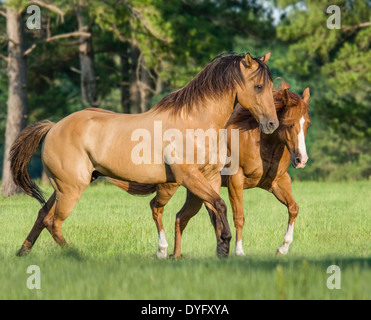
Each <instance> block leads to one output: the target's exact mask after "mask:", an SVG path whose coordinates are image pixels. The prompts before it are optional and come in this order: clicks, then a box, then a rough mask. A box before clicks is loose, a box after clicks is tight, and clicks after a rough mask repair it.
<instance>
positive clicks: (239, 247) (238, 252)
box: [234, 240, 245, 256]
mask: <svg viewBox="0 0 371 320" xmlns="http://www.w3.org/2000/svg"><path fill="white" fill-rule="evenodd" d="M234 254H235V255H236V256H245V252H244V251H243V247H242V240H240V241H237V242H236V247H235V250H234Z"/></svg>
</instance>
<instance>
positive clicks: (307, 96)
mask: <svg viewBox="0 0 371 320" xmlns="http://www.w3.org/2000/svg"><path fill="white" fill-rule="evenodd" d="M309 98H310V92H309V88H306V89H305V90H304V92H303V100H304V101H305V103H308V101H309Z"/></svg>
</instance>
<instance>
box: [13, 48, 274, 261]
mask: <svg viewBox="0 0 371 320" xmlns="http://www.w3.org/2000/svg"><path fill="white" fill-rule="evenodd" d="M269 57H270V53H269V54H266V55H265V56H264V57H263V58H261V59H257V58H252V57H251V56H250V54H246V55H245V54H224V55H221V56H218V57H216V58H215V59H213V60H212V61H211V62H210V63H209V64H208V65H207V66H206V67H205V68H204V69H203V70H202V71H201V72H200V73H199V74H198V75H197V76H196V77H195V78H194V79H193V80H192V81H191V82H190V83H188V84H187V85H186V86H185V87H183V88H181V89H179V90H177V91H175V92H173V93H170V94H168V95H167V96H165V97H164V98H163V99H162V100H161V101H160V102H159V103H158V104H156V105H155V106H154V108H152V109H151V110H149V111H148V112H145V113H142V114H117V113H113V112H109V111H105V110H101V109H86V110H83V111H78V112H75V113H73V114H71V115H69V116H67V117H66V118H64V119H62V120H61V121H59V122H58V123H52V122H49V121H44V122H38V123H35V124H33V125H30V126H28V127H27V128H26V129H25V130H23V131H22V132H21V134H20V135H19V137H18V138H17V139H16V141H15V142H14V144H13V146H12V149H11V152H10V160H11V170H12V174H13V179H14V182H15V184H16V185H17V186H18V187H19V188H20V189H21V190H23V191H24V192H25V193H26V194H28V195H30V196H32V197H35V198H36V199H37V200H38V201H39V202H40V203H41V204H42V205H43V207H42V209H41V210H40V211H39V215H38V218H37V220H36V222H35V224H34V227H33V228H32V230H31V232H30V234H29V236H28V237H27V239H26V241H25V242H24V244H23V245H22V247H21V249H20V250H19V252H18V254H19V255H22V254H26V253H28V252H29V251H30V250H31V248H32V246H33V245H34V243H35V241H36V240H37V237H38V236H39V234H40V232H41V231H42V230H43V229H44V228H45V227H46V228H47V229H48V230H49V232H50V233H51V234H52V236H53V238H54V240H55V241H56V242H57V243H58V244H59V245H61V246H63V245H66V244H67V242H66V240H65V238H64V237H63V234H62V230H61V227H62V223H63V222H64V221H65V219H66V218H67V217H68V216H69V214H70V213H71V211H72V210H73V208H74V207H75V205H76V203H77V202H78V200H79V199H80V197H81V195H82V193H83V191H84V190H85V188H86V187H87V186H88V185H89V184H90V182H91V181H92V180H94V179H96V178H97V177H98V176H107V177H111V178H115V179H119V180H125V181H133V182H137V183H146V184H161V183H177V185H183V186H184V187H186V188H187V189H188V190H189V191H190V192H191V193H193V194H197V196H198V197H199V198H200V199H202V200H203V201H205V203H206V205H207V206H208V207H209V209H210V210H211V211H212V212H213V214H214V215H215V221H216V223H215V233H216V237H217V254H218V256H227V255H228V253H229V242H230V239H231V233H230V229H229V225H228V220H227V215H226V209H227V207H226V205H225V203H224V201H223V200H222V198H221V197H220V196H219V193H218V191H219V190H218V187H217V186H218V185H220V174H219V172H220V170H221V169H222V168H223V166H224V164H223V163H222V161H218V162H217V163H215V164H214V163H210V162H205V163H203V164H196V161H194V162H191V163H189V161H188V160H189V159H188V158H186V156H187V155H183V154H182V153H177V150H176V151H174V149H172V148H171V147H172V140H171V139H168V140H166V141H162V143H161V144H160V149H159V150H158V149H156V151H155V150H154V149H153V148H152V145H154V144H155V143H157V142H158V141H157V140H158V137H157V138H156V134H157V131H156V128H155V127H156V125H157V124H161V126H162V128H161V129H163V130H164V131H165V130H177V132H180V133H181V134H182V140H181V143H182V144H184V145H185V144H186V141H185V138H186V136H187V135H186V133H187V130H204V131H206V130H208V129H213V130H215V131H216V132H217V134H219V129H222V128H224V126H225V124H226V122H227V121H228V119H229V117H230V115H231V113H232V111H233V109H234V107H235V106H236V104H237V103H239V104H241V105H242V106H243V107H244V108H246V109H248V110H250V112H251V113H252V114H253V116H254V117H255V119H256V120H257V121H258V122H259V124H260V128H261V130H262V131H263V132H266V133H267V134H270V133H272V132H273V131H274V130H275V129H276V128H277V127H278V119H277V115H276V112H275V107H274V101H273V95H272V87H273V83H272V78H271V75H270V71H269V68H268V67H267V65H266V62H267V61H268V59H269ZM138 130H139V131H138ZM140 138H143V139H142V141H140V142H138V141H139V140H140ZM145 138H148V139H145ZM160 139H161V137H160ZM164 140H165V139H164ZM40 143H42V144H43V146H42V161H43V164H44V168H45V171H46V173H47V175H48V177H49V180H50V182H51V184H52V186H53V188H54V190H55V192H54V193H53V194H52V196H51V197H50V198H49V200H48V201H47V202H45V200H44V198H43V196H42V193H41V191H40V189H39V188H38V187H37V186H36V185H35V183H34V182H33V181H32V180H31V178H30V176H29V173H28V171H27V163H28V162H29V161H30V159H31V157H32V154H33V153H34V151H35V149H36V147H37V146H38V145H39V144H40ZM192 143H193V146H194V145H195V143H196V140H195V139H194V140H193V141H192ZM138 149H141V151H142V152H143V154H146V157H144V156H143V158H141V157H140V156H139V155H138V154H140V152H139V153H138V154H137V153H135V152H137V151H138ZM205 149H206V150H208V146H206V147H205ZM174 152H175V155H174ZM134 153H135V154H137V156H136V157H134V156H133V154H134ZM148 155H149V156H148ZM147 156H148V157H147ZM144 158H145V159H144ZM174 158H175V160H176V161H169V159H170V160H171V159H173V160H174ZM206 158H207V157H206ZM143 159H144V160H143Z"/></svg>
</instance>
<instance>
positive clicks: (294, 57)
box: [277, 0, 371, 179]
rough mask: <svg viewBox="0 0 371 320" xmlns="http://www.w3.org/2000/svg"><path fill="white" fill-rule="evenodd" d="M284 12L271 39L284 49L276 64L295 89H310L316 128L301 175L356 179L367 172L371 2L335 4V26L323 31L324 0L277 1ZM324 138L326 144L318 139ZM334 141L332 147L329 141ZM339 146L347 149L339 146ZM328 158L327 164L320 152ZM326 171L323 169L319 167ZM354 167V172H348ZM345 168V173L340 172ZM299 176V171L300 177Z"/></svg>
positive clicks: (370, 139)
mask: <svg viewBox="0 0 371 320" xmlns="http://www.w3.org/2000/svg"><path fill="white" fill-rule="evenodd" d="M277 3H278V4H279V5H281V6H282V7H283V8H284V9H285V10H286V16H285V17H283V19H282V20H281V22H280V24H279V25H278V27H277V36H278V38H279V39H280V40H281V41H284V42H286V44H287V45H288V50H287V54H286V55H285V56H283V57H282V59H281V61H278V65H279V66H280V68H281V70H284V72H285V74H288V75H290V76H293V77H294V78H295V79H296V80H297V81H299V83H300V86H302V87H303V88H305V87H306V86H310V87H311V92H312V98H311V100H312V101H311V106H312V107H311V110H312V111H311V112H312V115H313V117H315V121H313V123H317V124H320V125H319V128H318V130H319V131H321V133H320V134H318V135H317V140H316V141H317V142H318V143H317V142H316V143H313V144H312V145H313V148H318V149H319V150H315V151H314V152H313V154H314V157H311V158H312V165H311V166H310V168H308V169H306V173H305V174H308V173H314V172H316V174H317V173H319V172H321V173H322V178H326V177H330V176H332V177H334V179H335V178H336V179H339V178H340V176H341V175H340V174H339V172H337V173H335V171H341V172H342V173H343V175H342V178H343V179H345V178H347V179H348V178H351V179H361V178H368V177H369V176H370V172H371V164H370V161H368V160H370V159H371V147H370V146H371V129H370V127H369V124H370V123H371V105H370V103H369V101H370V99H371V65H370V63H369V61H370V60H371V50H370V47H371V46H370V44H371V41H370V40H371V22H370V21H371V3H370V2H369V1H364V0H351V1H340V2H338V3H337V4H338V6H339V8H340V12H341V28H340V29H329V28H327V20H328V19H329V17H330V14H328V13H327V12H326V9H327V7H328V1H325V0H317V1H307V2H305V3H304V2H300V4H299V5H298V4H296V2H295V1H290V0H289V1H287V0H282V1H277ZM323 137H327V140H328V141H327V143H326V141H322V140H323ZM335 142H336V143H335ZM344 146H347V147H346V148H344ZM326 153H328V154H332V155H336V156H332V157H331V160H332V164H331V166H328V165H327V164H326V163H325V158H326V157H325V156H324V154H326ZM325 167H326V168H328V170H323V168H325ZM350 167H356V168H357V170H349V168H350ZM344 168H348V169H344ZM303 174H304V173H303Z"/></svg>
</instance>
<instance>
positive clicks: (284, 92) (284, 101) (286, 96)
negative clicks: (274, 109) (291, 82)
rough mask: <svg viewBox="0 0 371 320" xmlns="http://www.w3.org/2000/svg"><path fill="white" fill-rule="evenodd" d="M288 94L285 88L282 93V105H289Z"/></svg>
mask: <svg viewBox="0 0 371 320" xmlns="http://www.w3.org/2000/svg"><path fill="white" fill-rule="evenodd" d="M290 100H291V98H290V94H289V90H288V89H287V88H286V89H284V90H283V91H282V101H283V103H284V104H285V106H288V105H290Z"/></svg>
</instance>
